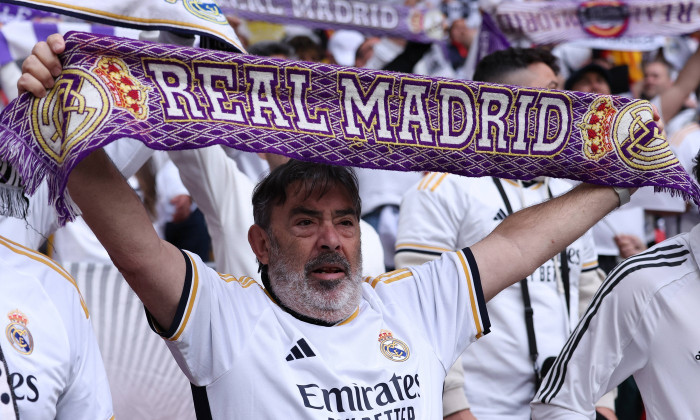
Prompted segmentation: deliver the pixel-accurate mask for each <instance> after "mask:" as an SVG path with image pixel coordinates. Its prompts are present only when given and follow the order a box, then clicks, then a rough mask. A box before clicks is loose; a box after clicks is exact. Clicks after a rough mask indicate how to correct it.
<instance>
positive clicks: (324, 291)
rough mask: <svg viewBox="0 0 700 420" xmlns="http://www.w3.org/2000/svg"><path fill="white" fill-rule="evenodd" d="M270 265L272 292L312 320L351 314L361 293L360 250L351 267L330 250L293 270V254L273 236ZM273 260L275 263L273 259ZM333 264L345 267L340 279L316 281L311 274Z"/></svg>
mask: <svg viewBox="0 0 700 420" xmlns="http://www.w3.org/2000/svg"><path fill="white" fill-rule="evenodd" d="M270 239H271V240H270V264H269V265H268V275H269V277H270V283H271V285H272V287H273V289H274V290H273V292H274V294H275V295H276V296H277V298H278V299H279V300H280V302H281V303H282V304H283V305H284V306H286V307H288V308H289V309H291V310H293V311H295V312H298V313H300V314H302V315H305V316H308V317H310V318H313V319H318V320H321V321H324V322H328V323H334V322H338V321H342V320H343V319H345V318H347V317H348V316H350V315H351V314H352V312H353V311H354V310H355V308H356V307H357V305H358V304H359V302H360V296H361V294H362V288H361V284H362V275H361V272H362V256H361V255H360V253H359V250H358V256H357V261H358V263H357V266H356V267H355V268H354V269H351V267H350V262H349V261H348V260H347V259H346V258H345V257H344V256H343V255H341V254H339V253H337V252H328V253H324V254H320V255H319V256H317V257H315V258H313V259H312V260H310V261H308V262H307V263H306V264H305V265H304V271H303V272H299V271H296V270H295V269H294V266H295V264H294V261H292V259H293V257H292V256H290V255H285V254H283V253H282V252H281V251H280V247H279V244H278V243H277V241H276V240H275V239H274V238H273V237H272V235H270ZM273 261H274V262H273ZM326 264H332V265H337V266H340V267H342V269H343V271H344V272H345V273H346V275H345V277H343V278H341V279H338V280H331V281H324V282H320V283H317V282H316V283H314V284H316V285H317V286H318V287H314V286H312V285H311V284H310V282H309V280H308V276H309V274H310V273H311V272H312V271H313V270H314V269H315V268H317V267H319V266H322V265H326Z"/></svg>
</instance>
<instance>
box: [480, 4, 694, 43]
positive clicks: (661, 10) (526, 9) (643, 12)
mask: <svg viewBox="0 0 700 420" xmlns="http://www.w3.org/2000/svg"><path fill="white" fill-rule="evenodd" d="M697 6H698V5H697V4H696V3H694V2H693V1H684V0H621V1H595V0H590V1H581V0H558V1H548V0H533V1H527V2H523V1H503V2H499V3H498V4H497V5H495V6H494V7H493V8H491V9H489V10H488V12H489V13H491V15H492V16H493V18H494V21H495V22H496V23H497V24H498V26H499V28H500V29H501V31H502V32H503V33H504V34H505V35H506V36H508V37H509V38H510V39H519V40H522V39H525V40H527V41H530V42H533V43H536V44H557V43H560V42H567V41H575V40H580V39H595V38H602V39H613V38H619V37H638V36H648V35H665V36H678V35H684V34H689V33H692V32H695V31H697V30H699V29H700V15H698V7H697Z"/></svg>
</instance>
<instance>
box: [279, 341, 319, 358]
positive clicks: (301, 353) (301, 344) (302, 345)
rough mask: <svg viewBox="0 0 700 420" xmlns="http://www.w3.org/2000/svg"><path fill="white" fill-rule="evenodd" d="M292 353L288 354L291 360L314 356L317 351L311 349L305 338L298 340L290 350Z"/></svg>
mask: <svg viewBox="0 0 700 420" xmlns="http://www.w3.org/2000/svg"><path fill="white" fill-rule="evenodd" d="M290 352H291V353H289V354H288V355H287V358H286V360H287V361H288V362H291V361H292V360H297V359H303V358H304V357H314V356H316V353H314V351H313V350H311V347H309V345H308V344H307V343H306V340H304V339H303V338H302V339H300V340H299V341H297V344H296V345H295V346H294V347H292V350H290Z"/></svg>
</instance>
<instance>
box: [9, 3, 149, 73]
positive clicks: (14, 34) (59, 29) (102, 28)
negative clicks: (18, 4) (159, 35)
mask: <svg viewBox="0 0 700 420" xmlns="http://www.w3.org/2000/svg"><path fill="white" fill-rule="evenodd" d="M26 10H31V9H26ZM70 31H80V32H91V33H95V34H103V35H115V36H119V37H124V38H133V39H138V36H139V31H138V30H136V29H131V28H121V27H116V26H107V25H92V24H89V23H84V22H60V21H53V22H50V21H47V20H43V21H23V20H11V21H10V22H8V23H5V24H3V25H1V26H0V66H4V65H5V64H7V63H9V62H11V61H15V60H23V59H25V58H27V57H28V56H29V55H30V54H31V52H32V48H34V45H35V44H36V43H37V42H39V41H46V38H48V36H49V35H51V34H55V33H60V34H64V35H65V34H66V33H67V32H70Z"/></svg>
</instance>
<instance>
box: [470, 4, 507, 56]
mask: <svg viewBox="0 0 700 420" xmlns="http://www.w3.org/2000/svg"><path fill="white" fill-rule="evenodd" d="M509 47H510V43H509V42H508V40H507V39H506V37H505V35H503V33H502V32H501V31H500V30H499V29H498V26H497V25H496V23H495V22H494V21H493V18H492V17H491V15H490V14H488V13H482V14H481V28H480V29H479V38H478V42H477V48H478V50H477V56H476V62H477V63H478V62H479V61H481V59H482V58H484V57H486V56H487V55H489V54H491V53H494V52H496V51H501V50H505V49H507V48H509Z"/></svg>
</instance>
